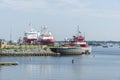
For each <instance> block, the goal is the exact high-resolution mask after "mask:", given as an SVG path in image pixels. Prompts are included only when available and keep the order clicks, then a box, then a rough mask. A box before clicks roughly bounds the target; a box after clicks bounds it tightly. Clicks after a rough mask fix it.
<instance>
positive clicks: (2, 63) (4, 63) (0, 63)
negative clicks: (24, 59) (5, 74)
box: [0, 62, 18, 66]
mask: <svg viewBox="0 0 120 80" xmlns="http://www.w3.org/2000/svg"><path fill="white" fill-rule="evenodd" d="M1 65H18V62H0V66H1Z"/></svg>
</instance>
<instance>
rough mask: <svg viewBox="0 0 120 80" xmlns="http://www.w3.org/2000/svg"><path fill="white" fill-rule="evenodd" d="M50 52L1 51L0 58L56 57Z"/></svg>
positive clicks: (55, 54)
mask: <svg viewBox="0 0 120 80" xmlns="http://www.w3.org/2000/svg"><path fill="white" fill-rule="evenodd" d="M58 55H60V54H59V53H54V52H52V51H50V50H44V49H40V48H37V49H36V48H35V49H1V50H0V56H58Z"/></svg>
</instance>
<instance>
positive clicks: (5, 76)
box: [0, 47, 120, 80]
mask: <svg viewBox="0 0 120 80" xmlns="http://www.w3.org/2000/svg"><path fill="white" fill-rule="evenodd" d="M0 62H18V63H19V64H18V65H10V66H5V65H4V66H0V80H120V48H119V47H109V48H102V47H93V51H92V53H91V54H89V55H77V56H27V57H0Z"/></svg>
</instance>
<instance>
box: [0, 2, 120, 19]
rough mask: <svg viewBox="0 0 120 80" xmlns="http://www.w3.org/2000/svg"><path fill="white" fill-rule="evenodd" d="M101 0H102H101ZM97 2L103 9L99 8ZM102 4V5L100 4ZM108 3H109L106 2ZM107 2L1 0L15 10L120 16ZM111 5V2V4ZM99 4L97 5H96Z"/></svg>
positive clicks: (2, 4)
mask: <svg viewBox="0 0 120 80" xmlns="http://www.w3.org/2000/svg"><path fill="white" fill-rule="evenodd" d="M99 2H100V1H99ZM97 4H99V7H100V6H101V7H102V9H99V8H97V7H98V6H97ZM100 4H101V5H100ZM106 5H107V4H106ZM106 5H105V3H104V6H102V2H101V3H97V1H96V0H92V1H82V0H54V1H49V0H1V1H0V6H1V7H7V8H10V9H14V10H23V11H35V12H40V13H45V14H49V15H56V14H65V15H77V16H79V15H87V16H96V17H105V16H109V17H111V16H112V17H120V14H119V13H120V11H114V10H110V9H108V6H107V9H106V8H104V9H103V7H106ZM109 5H110V4H109ZM96 6H97V7H96Z"/></svg>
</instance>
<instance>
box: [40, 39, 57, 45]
mask: <svg viewBox="0 0 120 80" xmlns="http://www.w3.org/2000/svg"><path fill="white" fill-rule="evenodd" d="M40 42H41V44H42V45H52V44H54V43H55V40H54V39H46V40H41V41H40Z"/></svg>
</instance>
